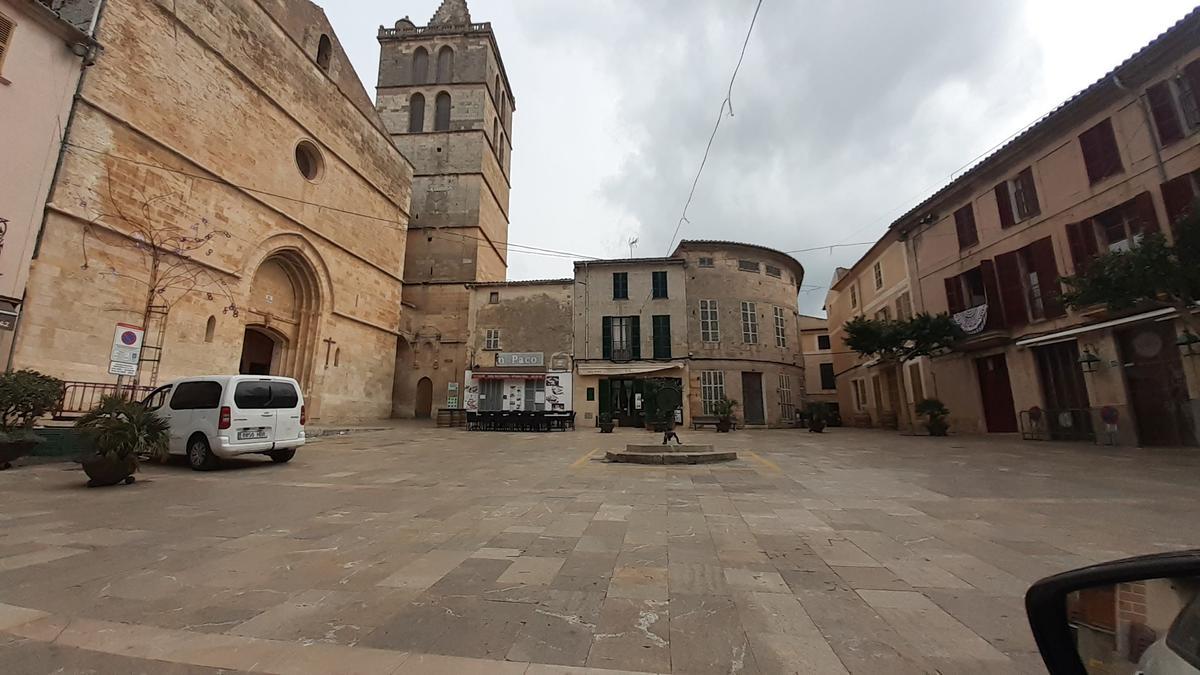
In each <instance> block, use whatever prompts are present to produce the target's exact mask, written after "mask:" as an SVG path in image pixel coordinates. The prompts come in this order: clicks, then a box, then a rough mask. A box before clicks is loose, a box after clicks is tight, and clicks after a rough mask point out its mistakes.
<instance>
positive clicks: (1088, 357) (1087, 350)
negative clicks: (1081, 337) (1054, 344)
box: [1078, 347, 1101, 373]
mask: <svg viewBox="0 0 1200 675" xmlns="http://www.w3.org/2000/svg"><path fill="white" fill-rule="evenodd" d="M1078 363H1079V367H1080V368H1082V369H1083V372H1085V373H1094V372H1096V369H1097V368H1099V367H1100V363H1101V362H1100V357H1099V356H1096V355H1095V354H1094V353H1093V352H1092V347H1084V348H1083V353H1082V354H1080V355H1079V361H1078Z"/></svg>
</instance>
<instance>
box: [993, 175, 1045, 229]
mask: <svg viewBox="0 0 1200 675" xmlns="http://www.w3.org/2000/svg"><path fill="white" fill-rule="evenodd" d="M995 192H996V206H997V207H998V208H999V209H1000V226H1001V227H1012V226H1013V225H1015V224H1017V223H1019V222H1021V221H1023V220H1027V219H1029V218H1033V217H1034V216H1037V215H1039V214H1041V212H1042V208H1041V206H1040V205H1039V204H1038V196H1037V186H1036V185H1035V184H1034V181H1033V167H1025V169H1024V170H1023V171H1021V173H1019V174H1017V175H1016V177H1015V178H1012V179H1011V180H1006V181H1004V182H1003V183H1001V184H999V185H997V186H996V190H995Z"/></svg>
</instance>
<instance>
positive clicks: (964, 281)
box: [945, 260, 1005, 331]
mask: <svg viewBox="0 0 1200 675" xmlns="http://www.w3.org/2000/svg"><path fill="white" fill-rule="evenodd" d="M945 285H946V304H947V307H948V309H949V311H950V315H951V316H953V315H955V314H958V313H959V312H963V311H966V310H968V309H973V308H976V307H979V306H981V305H987V307H988V309H987V321H986V323H985V324H984V325H983V326H982V327H980V328H979V330H980V331H982V330H995V329H1000V328H1003V327H1004V325H1005V323H1004V309H1003V302H1002V295H1001V293H1000V285H999V282H998V279H997V276H996V267H995V264H994V263H993V261H991V260H981V261H980V263H979V267H976V268H975V269H971V270H967V271H966V272H963V273H962V274H959V275H958V276H953V277H950V278H948V279H946V281H945Z"/></svg>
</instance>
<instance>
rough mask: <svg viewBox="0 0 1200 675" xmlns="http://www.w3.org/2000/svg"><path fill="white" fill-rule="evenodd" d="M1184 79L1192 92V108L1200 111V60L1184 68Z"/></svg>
mask: <svg viewBox="0 0 1200 675" xmlns="http://www.w3.org/2000/svg"><path fill="white" fill-rule="evenodd" d="M1183 77H1184V79H1186V80H1187V82H1188V87H1189V88H1190V89H1191V90H1192V106H1193V107H1194V108H1195V109H1197V110H1200V59H1198V60H1196V61H1192V62H1191V63H1189V64H1187V65H1186V66H1184V67H1183Z"/></svg>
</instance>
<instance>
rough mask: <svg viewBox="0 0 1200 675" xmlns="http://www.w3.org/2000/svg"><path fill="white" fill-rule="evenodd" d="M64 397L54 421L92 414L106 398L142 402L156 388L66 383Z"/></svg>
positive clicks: (100, 383) (94, 383) (98, 383)
mask: <svg viewBox="0 0 1200 675" xmlns="http://www.w3.org/2000/svg"><path fill="white" fill-rule="evenodd" d="M64 385H65V386H64V387H63V396H62V399H61V400H60V401H59V403H58V407H57V408H56V409H55V410H54V419H56V420H67V419H73V418H76V417H80V416H82V415H84V414H86V413H89V412H91V411H92V410H93V409H94V408H95V407H96V406H97V405H99V404H100V399H102V398H104V397H105V396H114V395H117V394H120V396H121V398H124V399H126V400H128V401H140V400H142V399H143V398H145V397H146V396H148V395H149V394H150V392H152V391H154V387H146V386H132V385H122V386H121V387H120V388H119V389H118V387H117V385H116V384H113V383H111V382H66V383H64Z"/></svg>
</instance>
